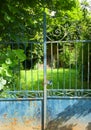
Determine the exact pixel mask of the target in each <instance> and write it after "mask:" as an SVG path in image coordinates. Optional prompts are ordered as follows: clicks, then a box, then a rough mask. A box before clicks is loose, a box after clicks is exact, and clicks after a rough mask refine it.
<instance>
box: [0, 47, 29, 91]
mask: <svg viewBox="0 0 91 130" xmlns="http://www.w3.org/2000/svg"><path fill="white" fill-rule="evenodd" d="M25 59H26V57H25V55H24V51H23V50H22V49H18V50H11V49H10V47H8V48H3V49H2V50H1V51H0V90H1V89H7V88H8V89H10V88H11V89H12V88H13V86H15V84H16V82H15V80H16V79H17V73H19V66H20V64H21V62H23V61H24V60H25Z"/></svg>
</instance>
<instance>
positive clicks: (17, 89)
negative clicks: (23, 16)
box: [0, 10, 91, 129]
mask: <svg viewBox="0 0 91 130" xmlns="http://www.w3.org/2000/svg"><path fill="white" fill-rule="evenodd" d="M52 13H53V12H52ZM54 14H55V12H54ZM40 16H41V14H40ZM34 17H35V16H33V17H32V18H31V19H32V22H34ZM42 17H43V19H42V21H38V22H39V23H38V28H39V30H38V31H39V32H37V33H38V37H39V39H37V40H36V41H34V40H27V39H24V41H21V39H20V40H19V39H18V40H16V41H13V40H12V39H8V40H7V42H5V41H4V42H1V43H0V49H1V50H0V51H1V54H0V55H1V57H2V58H3V59H4V60H2V59H1V60H2V61H3V62H5V64H3V63H1V65H2V66H1V70H0V71H2V73H3V75H1V78H0V82H1V85H2V86H0V87H1V88H0V89H1V90H0V101H1V102H2V101H8V102H10V101H20V103H21V102H22V103H23V101H31V100H34V101H36V100H38V101H40V103H39V104H41V103H42V105H41V106H42V111H41V113H42V114H41V124H42V128H41V129H45V128H46V124H47V120H46V119H47V117H46V115H47V99H50V98H53V99H58V98H70V97H73V98H84V97H85V98H88V97H90V96H91V81H90V80H91V70H90V67H91V63H90V59H91V40H79V37H76V38H73V37H72V38H71V36H73V34H67V36H62V37H60V36H61V31H62V30H64V31H66V30H67V28H68V26H67V25H65V27H63V26H60V29H59V28H57V27H58V26H57V27H56V29H55V28H54V30H53V32H51V31H50V32H47V29H48V28H49V26H51V28H53V26H52V25H49V24H48V21H50V20H51V19H52V18H53V19H54V21H55V19H56V18H54V17H52V16H47V14H46V11H45V10H44V13H43V14H42ZM36 18H37V20H40V19H39V16H37V17H36ZM35 23H36V20H35ZM73 26H74V25H72V27H73ZM70 28H71V26H70ZM11 31H12V30H11ZM29 31H30V33H31V30H29ZM35 31H36V27H35V28H34V32H33V34H31V38H32V37H33V36H34V35H35ZM37 33H36V37H37ZM16 35H18V36H19V37H20V35H21V37H24V34H23V33H21V34H16ZM41 36H42V39H41ZM52 37H53V39H52ZM56 37H57V40H56ZM65 37H66V40H65ZM42 52H43V53H42ZM21 55H22V56H21ZM11 56H12V57H13V58H12V57H11ZM5 65H7V66H5ZM0 74H1V72H0ZM18 105H19V104H18ZM33 106H34V105H33ZM21 109H22V108H21ZM4 117H5V118H6V115H4ZM15 122H16V121H15Z"/></svg>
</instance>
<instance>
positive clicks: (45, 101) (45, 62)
mask: <svg viewBox="0 0 91 130" xmlns="http://www.w3.org/2000/svg"><path fill="white" fill-rule="evenodd" d="M43 42H44V44H43V45H44V68H43V69H44V98H43V109H44V110H43V116H44V117H43V120H44V121H43V123H44V124H43V125H44V129H45V128H46V115H47V84H46V74H47V72H46V71H47V67H46V65H47V54H46V12H45V8H44V15H43Z"/></svg>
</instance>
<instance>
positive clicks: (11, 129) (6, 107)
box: [0, 101, 42, 130]
mask: <svg viewBox="0 0 91 130" xmlns="http://www.w3.org/2000/svg"><path fill="white" fill-rule="evenodd" d="M41 106H42V102H41V101H1V102H0V130H41V129H42V125H41V124H42V107H41Z"/></svg>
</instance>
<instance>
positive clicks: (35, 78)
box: [17, 68, 88, 90]
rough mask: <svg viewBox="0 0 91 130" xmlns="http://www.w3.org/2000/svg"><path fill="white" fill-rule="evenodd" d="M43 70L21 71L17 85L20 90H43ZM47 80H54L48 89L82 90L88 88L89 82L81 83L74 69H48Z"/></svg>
mask: <svg viewBox="0 0 91 130" xmlns="http://www.w3.org/2000/svg"><path fill="white" fill-rule="evenodd" d="M43 79H44V77H43V70H42V69H39V70H27V71H25V70H21V74H20V78H19V81H18V83H17V89H19V90H43ZM47 80H52V85H47V88H48V89H82V88H84V89H85V88H88V85H87V82H83V81H81V79H80V78H79V75H78V73H77V71H76V70H74V69H71V70H69V69H63V68H61V69H47Z"/></svg>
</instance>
